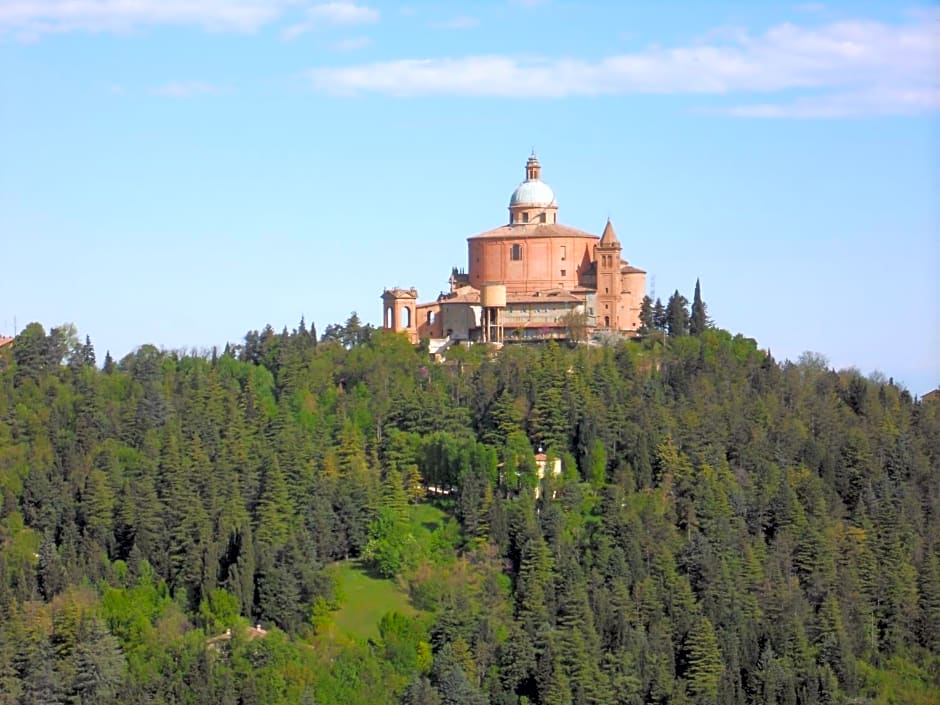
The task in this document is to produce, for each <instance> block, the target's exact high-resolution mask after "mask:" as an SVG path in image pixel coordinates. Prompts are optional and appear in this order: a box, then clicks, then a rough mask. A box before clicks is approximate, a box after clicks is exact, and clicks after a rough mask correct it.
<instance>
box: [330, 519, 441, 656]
mask: <svg viewBox="0 0 940 705" xmlns="http://www.w3.org/2000/svg"><path fill="white" fill-rule="evenodd" d="M447 521H448V516H447V514H446V513H445V512H444V511H443V510H441V509H440V508H438V507H436V506H435V505H433V504H430V503H421V504H417V505H414V506H412V507H410V523H411V532H412V534H413V535H414V537H415V539H416V540H417V541H418V542H419V543H426V544H427V543H431V542H433V540H434V537H435V535H439V532H441V531H442V530H443V529H444V526H445V525H446V524H447ZM332 570H333V571H335V575H336V579H337V581H338V583H339V589H340V592H341V594H342V596H343V603H342V606H341V607H340V609H339V610H337V611H336V612H335V613H334V614H333V629H334V630H335V631H336V632H338V633H341V634H346V635H348V636H353V637H360V638H363V639H370V638H374V637H377V636H378V635H379V620H380V619H382V616H383V615H384V614H385V613H386V612H391V611H393V610H394V611H395V612H400V613H401V614H404V615H409V616H411V615H416V614H420V611H419V610H417V609H415V608H414V607H413V606H412V604H411V602H409V599H408V593H407V592H406V591H405V590H403V589H402V588H401V587H400V586H399V585H398V584H397V583H395V581H393V580H388V579H385V578H379V577H377V576H374V575H372V574H370V573H369V571H368V570H367V569H366V567H365V566H364V565H363V564H362V563H361V562H360V561H358V560H352V561H341V562H339V563H334V564H333V566H332Z"/></svg>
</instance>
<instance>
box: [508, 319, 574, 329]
mask: <svg viewBox="0 0 940 705" xmlns="http://www.w3.org/2000/svg"><path fill="white" fill-rule="evenodd" d="M567 327H568V324H567V323H562V322H561V321H522V322H520V323H516V322H515V321H506V322H505V323H503V328H504V329H505V330H515V329H516V328H567Z"/></svg>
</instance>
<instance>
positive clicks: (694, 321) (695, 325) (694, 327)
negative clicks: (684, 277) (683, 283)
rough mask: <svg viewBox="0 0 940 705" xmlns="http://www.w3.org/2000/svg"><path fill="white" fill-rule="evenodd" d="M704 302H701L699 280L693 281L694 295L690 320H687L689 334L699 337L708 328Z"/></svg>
mask: <svg viewBox="0 0 940 705" xmlns="http://www.w3.org/2000/svg"><path fill="white" fill-rule="evenodd" d="M706 311H707V309H706V307H705V302H704V301H702V287H701V284H700V283H699V280H698V279H696V280H695V295H694V296H693V297H692V318H691V319H690V320H689V333H691V334H692V335H701V334H702V333H704V332H705V329H706V328H708V314H707V312H706Z"/></svg>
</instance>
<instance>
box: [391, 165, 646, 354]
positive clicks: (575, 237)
mask: <svg viewBox="0 0 940 705" xmlns="http://www.w3.org/2000/svg"><path fill="white" fill-rule="evenodd" d="M467 255H468V256H467V269H466V270H462V269H457V268H455V269H453V270H452V272H451V275H450V282H449V283H450V286H449V290H448V291H446V292H443V293H441V295H440V296H438V297H437V299H436V300H435V301H430V302H426V303H418V292H417V290H416V289H414V288H411V289H401V288H393V289H386V290H385V292H384V293H383V294H382V303H383V317H382V325H383V328H385V329H386V330H392V331H398V332H405V333H407V334H408V336H409V338H410V339H411V341H412V342H415V343H416V342H418V341H419V340H421V339H424V338H428V339H431V340H438V341H442V342H443V341H448V342H455V341H472V342H492V343H503V342H512V341H529V340H545V339H550V338H554V339H569V338H577V337H581V336H584V335H587V334H589V333H593V332H596V331H612V332H620V333H624V334H633V333H635V332H636V331H637V330H638V329H639V327H640V306H641V303H642V301H643V296H644V294H645V293H646V272H644V271H643V270H642V269H638V268H637V267H634V266H632V265H631V264H630V263H629V262H627V261H626V260H625V259H623V254H622V246H621V244H620V240H618V239H617V234H616V233H615V232H614V226H613V225H612V224H611V222H610V220H609V219H608V221H607V225H606V226H605V227H604V231H603V233H601V235H600V237H598V236H597V235H593V234H591V233H588V232H585V231H583V230H577V229H576V228H571V227H568V226H567V225H562V224H561V223H559V222H558V203H557V202H556V200H555V193H554V192H553V191H552V189H551V188H550V187H549V186H548V184H546V183H545V182H544V181H542V167H541V165H540V164H539V160H538V158H537V157H536V156H535V154H534V153H533V154H532V156H530V157H529V159H528V161H527V162H526V165H525V181H523V182H522V183H521V184H519V186H518V187H517V188H516V190H515V191H513V193H512V197H511V198H510V199H509V222H508V223H507V224H505V225H502V226H500V227H498V228H495V229H493V230H489V231H487V232H484V233H480V234H478V235H473V236H471V237H469V238H467Z"/></svg>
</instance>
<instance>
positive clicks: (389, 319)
mask: <svg viewBox="0 0 940 705" xmlns="http://www.w3.org/2000/svg"><path fill="white" fill-rule="evenodd" d="M385 327H386V328H388V329H389V330H393V329H394V328H395V311H394V310H393V309H392V307H391V306H388V307H387V308H386V309H385Z"/></svg>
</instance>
